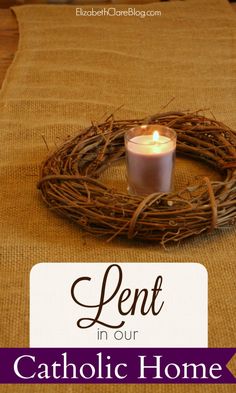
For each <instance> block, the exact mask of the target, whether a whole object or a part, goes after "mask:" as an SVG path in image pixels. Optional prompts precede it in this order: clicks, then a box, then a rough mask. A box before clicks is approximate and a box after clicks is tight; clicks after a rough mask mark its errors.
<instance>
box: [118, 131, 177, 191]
mask: <svg viewBox="0 0 236 393" xmlns="http://www.w3.org/2000/svg"><path fill="white" fill-rule="evenodd" d="M135 130H136V131H137V132H136V135H135ZM140 132H149V133H148V134H147V133H144V134H143V135H140ZM150 132H151V133H150ZM137 134H138V135H137ZM175 149H176V134H175V132H174V131H173V130H171V129H169V128H167V127H163V126H141V127H137V129H133V130H130V131H129V132H128V133H127V136H126V162H127V175H128V184H129V191H130V192H131V193H134V194H139V195H147V194H151V193H154V192H170V191H171V189H172V178H173V168H174V162H175Z"/></svg>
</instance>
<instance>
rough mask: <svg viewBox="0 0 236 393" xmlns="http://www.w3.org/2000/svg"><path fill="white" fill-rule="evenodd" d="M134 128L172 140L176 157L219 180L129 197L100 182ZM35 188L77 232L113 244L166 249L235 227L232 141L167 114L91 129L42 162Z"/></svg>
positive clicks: (194, 118) (195, 117)
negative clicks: (167, 134)
mask: <svg viewBox="0 0 236 393" xmlns="http://www.w3.org/2000/svg"><path fill="white" fill-rule="evenodd" d="M141 124H161V125H165V126H168V127H171V128H173V129H174V130H175V131H176V133H177V153H184V154H188V155H189V156H191V157H193V158H197V159H201V160H204V161H207V162H208V163H209V164H210V165H213V166H214V167H216V168H217V169H218V170H219V171H221V173H222V174H223V176H224V180H222V181H210V180H209V178H208V177H201V178H200V179H199V182H198V183H197V184H194V185H188V186H187V187H186V188H185V189H182V190H181V191H178V192H173V193H168V194H167V193H155V194H150V195H148V196H145V197H143V196H136V195H129V194H126V193H122V192H118V191H117V190H115V189H112V188H109V187H107V186H106V185H105V184H103V183H101V182H99V180H98V178H99V176H100V174H101V172H103V171H104V170H105V169H106V168H107V167H108V166H109V165H111V164H112V163H114V162H116V161H117V160H119V159H121V158H124V156H125V148H124V134H125V132H126V131H127V130H128V129H130V128H132V127H134V126H137V125H141ZM38 188H39V189H40V190H41V193H42V197H43V199H44V201H45V202H46V204H47V205H48V206H49V207H50V209H52V210H54V211H56V212H57V213H59V214H61V215H63V216H66V217H68V218H69V219H70V220H71V221H73V222H75V223H76V224H78V225H79V226H80V227H81V228H83V229H84V230H86V231H88V232H90V233H91V234H94V235H97V236H105V237H106V238H107V240H108V241H109V240H112V239H113V238H115V237H116V236H122V237H127V238H128V239H133V238H137V239H146V240H154V241H157V242H161V244H162V245H165V244H166V243H167V242H170V241H175V242H177V241H180V240H182V239H184V238H187V237H190V236H193V235H198V234H201V233H202V232H208V231H212V230H214V229H215V228H225V227H228V226H232V225H234V224H235V223H236V133H235V132H234V131H232V130H231V129H230V128H229V127H227V126H226V125H224V124H223V123H221V122H219V121H217V120H215V119H210V118H207V117H205V116H203V115H201V114H200V111H198V112H195V113H182V112H167V113H160V114H156V115H153V116H150V117H148V118H145V119H138V120H137V119H135V120H114V117H113V115H111V116H110V117H109V118H107V119H106V121H105V122H104V123H102V124H99V125H97V124H92V125H91V126H90V127H89V128H87V129H84V130H83V131H81V132H79V133H78V135H76V136H75V137H73V138H72V139H69V140H67V141H66V142H65V143H64V144H63V145H62V146H60V147H59V148H57V149H56V151H54V152H53V153H52V154H50V155H49V156H48V157H47V158H46V160H45V161H44V163H43V165H42V168H41V174H40V181H39V183H38Z"/></svg>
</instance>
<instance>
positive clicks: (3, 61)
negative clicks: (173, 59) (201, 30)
mask: <svg viewBox="0 0 236 393" xmlns="http://www.w3.org/2000/svg"><path fill="white" fill-rule="evenodd" d="M231 6H232V7H233V9H234V10H235V11H236V3H234V4H231ZM18 38H19V32H18V25H17V21H16V17H15V15H14V14H13V13H12V12H11V10H10V9H0V87H1V85H2V82H3V80H4V78H5V74H6V71H7V69H8V67H9V65H10V64H11V62H12V60H13V58H14V55H15V52H16V50H17V45H18Z"/></svg>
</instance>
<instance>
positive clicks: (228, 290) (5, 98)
mask: <svg viewBox="0 0 236 393" xmlns="http://www.w3.org/2000/svg"><path fill="white" fill-rule="evenodd" d="M125 7H126V6H125ZM116 8H117V9H123V8H124V7H123V6H117V7H116ZM135 8H136V9H137V10H147V9H153V10H154V9H155V10H161V11H162V16H160V17H146V18H144V19H141V18H138V17H76V16H75V7H70V6H53V7H50V6H49V7H47V6H25V7H18V8H14V12H15V13H16V16H17V19H18V22H19V29H20V43H19V49H18V52H17V55H16V57H15V60H14V62H13V64H12V66H11V67H10V69H9V72H8V74H7V76H6V79H5V82H4V85H3V88H2V91H1V94H0V146H1V160H0V184H1V193H0V198H1V199H0V201H1V203H0V217H1V241H0V248H1V251H0V258H1V275H0V288H1V292H0V310H1V319H0V332H1V338H0V345H1V346H2V347H8V346H11V347H21V346H28V337H29V326H28V324H29V315H28V311H29V272H30V269H31V267H32V266H33V265H34V264H35V263H37V262H39V261H55V262H56V261H82V262H88V261H93V262H97V261H105V262H111V261H118V262H120V261H121V262H122V261H123V262H125V261H130V262H136V263H138V262H141V261H144V262H156V261H167V262H189V261H194V262H200V263H203V264H204V265H205V266H206V268H207V270H208V273H209V346H211V347H231V346H234V345H235V315H236V309H235V254H236V253H235V234H236V229H235V228H231V229H227V230H222V231H215V232H214V233H212V234H208V235H202V236H200V237H196V238H194V239H191V240H188V241H186V242H183V243H182V244H180V245H179V247H177V246H171V247H170V248H169V250H168V251H165V250H164V249H162V248H161V247H160V246H159V245H156V244H148V243H144V242H128V241H126V240H115V241H113V242H112V243H109V244H108V243H106V242H105V241H103V240H98V239H95V238H93V237H91V236H88V235H87V234H84V233H81V232H80V230H79V229H78V228H77V227H76V226H75V225H71V224H70V223H69V222H68V221H66V220H64V219H62V218H60V217H58V216H56V215H54V214H53V213H52V212H50V211H49V210H48V209H47V208H46V207H45V206H44V204H43V203H42V201H41V199H40V195H39V193H38V191H37V189H36V183H37V180H38V172H39V166H40V163H41V161H42V160H43V159H44V157H45V154H46V153H47V151H46V147H45V144H44V142H43V138H42V135H44V136H45V139H46V140H47V143H48V145H49V146H50V147H53V146H54V143H57V141H58V138H59V139H61V138H64V137H66V136H67V135H73V134H74V133H76V132H77V131H78V130H79V129H80V128H81V127H84V126H87V125H88V124H89V123H90V120H99V119H101V117H102V116H103V114H104V113H105V112H107V113H111V112H113V111H114V110H115V109H116V108H117V107H118V106H120V105H121V104H124V107H123V108H122V109H121V110H120V111H119V112H118V113H117V118H126V117H132V118H133V117H139V116H145V115H148V114H151V113H156V112H158V111H162V106H164V105H165V104H167V102H168V101H169V100H170V99H171V98H172V97H173V96H175V100H174V101H173V102H172V103H171V104H170V105H169V106H168V110H173V109H183V110H185V109H191V110H195V109H200V108H210V109H211V111H212V112H213V113H214V115H215V116H216V117H217V118H218V119H219V120H222V121H224V122H225V123H227V124H228V125H230V126H232V127H234V128H236V113H235V98H236V90H235V88H236V79H235V70H236V58H235V53H236V27H235V14H234V13H233V11H231V8H230V5H229V4H228V3H227V1H226V0H209V1H204V0H188V1H186V2H183V1H176V2H171V3H158V4H149V5H145V6H136V7H135ZM194 173H195V174H205V173H207V174H209V175H210V176H211V177H214V176H218V175H217V174H215V173H214V172H213V171H212V170H211V168H207V167H206V166H205V165H202V164H200V163H197V162H192V161H189V160H188V161H186V160H178V165H177V175H176V178H177V180H176V186H177V187H181V186H184V185H185V184H186V182H187V181H188V180H190V179H191V177H192V176H193V175H194ZM102 180H103V181H104V182H105V181H106V182H107V183H110V184H112V186H113V187H120V188H124V187H125V178H124V167H123V165H118V166H116V167H115V168H113V169H111V170H110V171H108V172H107V173H106V174H104V175H103V177H102ZM1 389H2V391H4V392H8V391H14V392H15V391H20V392H29V391H32V386H26V385H20V386H4V387H1ZM136 389H138V390H139V391H143V392H145V391H147V392H151V391H153V392H154V391H159V392H167V391H168V392H173V391H179V392H197V391H200V390H201V389H203V387H202V386H196V385H191V386H179V387H177V386H174V385H172V386H162V385H158V386H157V385H153V386H145V385H140V386H139V387H137V386H126V385H123V386H119V388H118V387H117V386H106V387H104V386H100V387H95V386H74V387H72V386H58V385H56V386H48V385H47V386H42V385H41V386H34V388H33V391H37V392H46V391H47V392H55V393H56V392H62V391H67V392H75V391H85V392H90V391H94V390H96V391H97V392H103V391H107V392H108V391H109V392H115V391H116V390H119V391H123V392H127V391H130V392H134V391H135V390H136ZM204 390H206V391H207V392H218V391H222V390H224V391H225V392H226V391H229V392H230V391H233V387H232V386H231V387H230V386H208V387H205V388H204Z"/></svg>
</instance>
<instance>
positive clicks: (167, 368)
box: [13, 349, 222, 383]
mask: <svg viewBox="0 0 236 393" xmlns="http://www.w3.org/2000/svg"><path fill="white" fill-rule="evenodd" d="M156 352H158V350H157V351H156ZM141 353H142V350H140V355H133V356H131V358H130V359H127V360H126V361H124V362H120V363H118V362H117V361H116V360H115V359H114V356H113V357H112V355H109V354H107V353H106V354H104V353H103V351H102V350H100V351H99V350H98V352H97V353H96V354H94V356H93V359H92V361H91V359H90V361H89V362H81V360H80V350H79V349H78V357H77V361H76V362H75V361H72V360H71V359H70V356H69V354H68V353H67V351H64V352H63V350H62V352H61V354H60V355H59V356H57V359H56V360H55V361H53V362H50V364H49V362H47V361H45V362H42V358H41V361H38V359H37V357H36V356H35V355H30V354H25V355H21V356H19V357H18V358H17V359H16V360H15V362H14V364H13V367H14V374H15V375H16V376H17V377H18V378H19V379H20V380H22V381H26V380H28V382H29V381H30V380H34V382H35V381H39V382H40V381H41V382H44V381H50V382H52V381H53V382H54V381H57V382H60V381H61V382H68V381H71V382H72V381H74V382H75V381H78V383H80V382H85V381H87V382H89V380H92V381H93V382H94V381H95V382H96V381H98V382H99V381H100V382H101V381H104V382H109V380H110V381H111V382H125V381H126V380H129V379H130V376H131V377H132V379H134V380H136V381H140V382H141V381H142V380H148V381H150V380H153V382H157V381H158V380H159V381H161V380H162V379H164V380H166V379H167V380H170V381H174V380H176V379H178V380H183V382H184V381H185V380H189V381H191V380H194V381H196V380H207V379H210V380H214V381H216V380H217V379H219V378H221V376H222V367H221V365H220V364H219V363H212V364H210V365H209V364H208V365H206V364H204V362H199V363H194V362H191V363H187V362H184V363H178V364H177V363H176V362H170V363H168V362H166V361H165V358H164V356H162V355H158V353H156V354H155V355H151V356H146V355H142V354H141Z"/></svg>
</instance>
